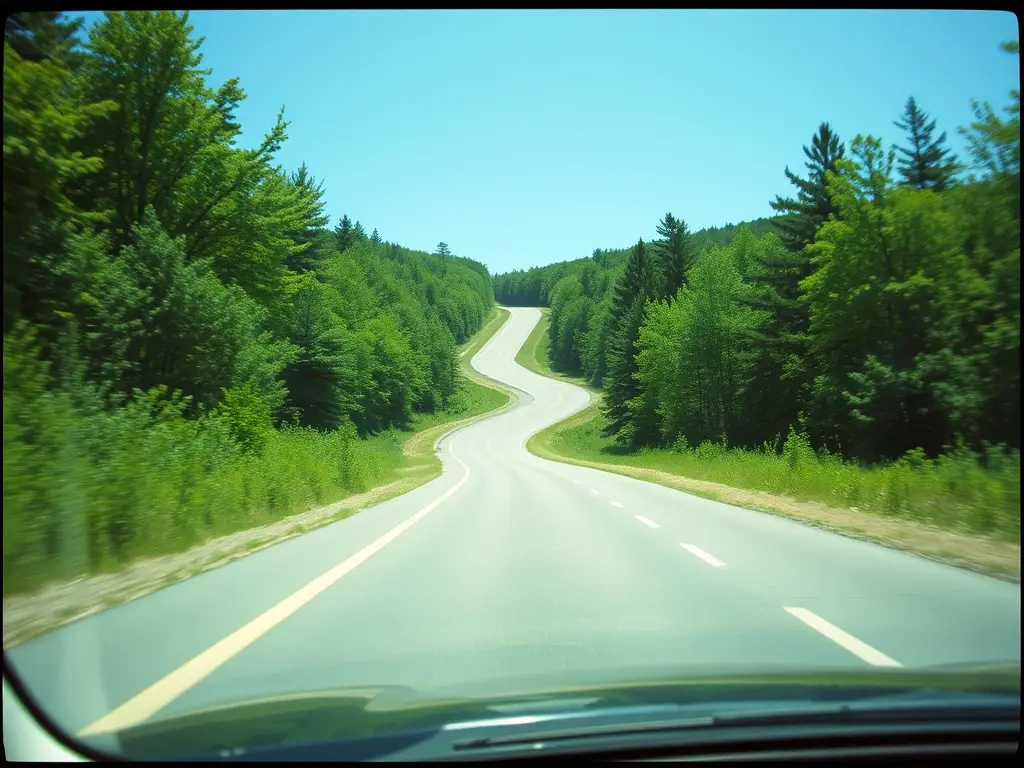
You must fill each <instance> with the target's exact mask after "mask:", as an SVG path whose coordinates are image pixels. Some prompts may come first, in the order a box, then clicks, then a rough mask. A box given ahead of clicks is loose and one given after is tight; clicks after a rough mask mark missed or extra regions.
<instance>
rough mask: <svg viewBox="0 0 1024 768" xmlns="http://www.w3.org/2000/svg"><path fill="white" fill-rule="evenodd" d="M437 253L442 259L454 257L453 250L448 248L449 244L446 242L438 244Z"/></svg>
mask: <svg viewBox="0 0 1024 768" xmlns="http://www.w3.org/2000/svg"><path fill="white" fill-rule="evenodd" d="M435 253H436V254H437V255H438V256H440V257H441V258H442V259H447V258H448V257H449V256H451V255H452V252H451V250H450V249H449V248H448V244H447V243H444V242H441V243H438V244H437V250H436V251H435Z"/></svg>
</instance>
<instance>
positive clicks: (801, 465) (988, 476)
mask: <svg viewBox="0 0 1024 768" xmlns="http://www.w3.org/2000/svg"><path fill="white" fill-rule="evenodd" d="M601 425H602V420H601V417H600V414H599V413H598V411H597V410H596V408H595V407H593V406H592V407H591V408H590V409H588V410H587V411H585V412H584V413H583V414H581V415H580V416H579V417H576V418H573V419H571V420H569V421H568V422H563V423H561V424H556V425H554V426H552V427H549V428H548V429H547V430H545V431H543V432H541V433H540V434H539V435H538V436H537V438H535V439H536V440H537V441H538V442H541V443H542V444H544V445H545V446H546V447H547V448H549V449H550V450H551V451H552V452H553V453H555V454H559V455H563V456H567V457H572V458H578V459H584V460H591V461H600V462H603V463H606V464H618V465H627V466H631V467H643V468H648V469H653V470H658V471H662V472H666V473H669V474H673V475H678V476H682V477H686V478H690V479H693V480H702V481H708V482H713V483H720V484H722V485H726V486H730V487H733V488H742V489H746V490H751V491H764V492H767V493H771V494H778V495H784V496H788V497H790V498H793V499H796V500H799V501H816V502H822V503H825V504H828V505H831V506H837V507H847V508H854V509H858V510H863V511H866V512H870V513H874V514H878V515H882V516H888V517H894V518H904V519H910V520H917V521H922V522H926V523H929V524H932V525H936V526H939V527H942V528H946V529H950V530H956V531H963V532H968V533H975V534H986V535H990V536H995V537H999V538H1002V539H1005V540H1008V541H1013V540H1018V539H1019V538H1020V453H1019V452H1016V451H1014V452H1010V453H1004V452H1002V451H997V450H991V451H989V452H988V454H987V455H986V456H978V455H976V454H973V453H971V452H969V451H966V450H959V451H953V452H951V453H948V454H946V455H943V456H940V457H939V458H937V459H934V460H929V459H926V458H925V457H924V456H922V455H919V454H915V455H909V456H907V457H905V458H903V459H901V460H899V461H897V462H893V463H890V464H885V465H880V466H862V465H859V464H854V463H848V462H843V461H841V460H840V459H839V458H838V457H836V456H830V455H827V454H819V453H816V452H814V451H813V450H812V449H811V448H810V446H809V445H808V444H807V443H806V442H805V441H803V440H801V439H800V438H799V436H795V435H794V436H793V437H791V438H790V439H789V440H788V441H787V442H786V445H785V447H784V449H783V451H782V453H781V454H779V453H777V452H776V451H775V450H774V449H773V448H772V447H770V446H766V447H765V448H764V449H762V450H758V451H751V450H742V449H736V448H726V447H723V446H722V445H720V444H717V443H710V442H707V443H702V444H701V445H698V446H696V447H689V446H686V445H679V446H677V447H676V448H675V449H674V450H669V449H656V450H652V449H646V450H641V451H637V452H633V453H623V452H621V451H618V450H616V449H615V447H614V443H613V439H612V438H606V437H602V436H601Z"/></svg>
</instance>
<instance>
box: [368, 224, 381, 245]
mask: <svg viewBox="0 0 1024 768" xmlns="http://www.w3.org/2000/svg"><path fill="white" fill-rule="evenodd" d="M370 240H372V241H373V242H374V243H379V242H380V234H379V233H378V232H377V230H376V228H374V230H373V234H372V235H370Z"/></svg>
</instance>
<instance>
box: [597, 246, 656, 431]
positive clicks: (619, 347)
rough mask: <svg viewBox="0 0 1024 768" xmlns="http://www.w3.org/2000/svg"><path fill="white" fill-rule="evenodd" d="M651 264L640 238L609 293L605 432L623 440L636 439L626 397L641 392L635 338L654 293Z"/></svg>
mask: <svg viewBox="0 0 1024 768" xmlns="http://www.w3.org/2000/svg"><path fill="white" fill-rule="evenodd" d="M654 282H655V281H654V270H653V264H652V263H651V261H650V259H649V258H648V257H647V249H646V247H645V246H644V241H643V240H642V239H641V240H640V241H639V242H638V243H637V244H636V246H634V248H633V250H632V252H631V253H630V255H629V259H628V260H627V261H626V271H625V272H624V273H623V274H622V276H621V277H620V278H619V282H618V283H617V284H616V286H615V292H614V294H613V296H612V331H611V333H610V334H609V338H608V352H607V376H606V377H605V388H606V392H605V397H604V403H605V405H604V415H605V418H606V419H607V420H608V423H607V424H606V425H605V428H604V434H605V435H617V439H618V440H619V441H620V442H622V443H626V444H632V443H634V442H635V439H634V438H635V435H634V434H633V432H634V431H635V427H633V425H632V424H631V421H630V409H629V405H628V404H629V401H630V400H632V399H633V398H635V397H637V396H638V395H639V394H640V389H639V385H638V383H637V381H636V379H635V378H634V376H633V374H635V373H636V370H637V366H636V342H637V337H638V335H639V332H640V326H641V325H642V324H643V319H644V307H645V306H646V304H647V301H648V299H651V298H653V296H654Z"/></svg>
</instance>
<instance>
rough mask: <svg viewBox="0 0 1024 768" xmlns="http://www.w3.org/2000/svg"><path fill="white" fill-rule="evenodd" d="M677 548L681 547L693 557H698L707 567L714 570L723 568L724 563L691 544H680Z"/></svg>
mask: <svg viewBox="0 0 1024 768" xmlns="http://www.w3.org/2000/svg"><path fill="white" fill-rule="evenodd" d="M679 546H681V547H682V548H683V549H685V550H686V551H687V552H689V553H690V554H691V555H693V556H694V557H699V558H700V559H701V560H703V561H704V562H705V563H707V564H708V565H712V566H714V567H715V568H721V567H723V566H724V565H725V563H723V562H722V561H721V560H719V559H718V558H717V557H715V556H714V555H712V554H710V553H708V552H705V551H704V550H703V549H701V548H700V547H697V546H694V545H693V544H680V545H679Z"/></svg>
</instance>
